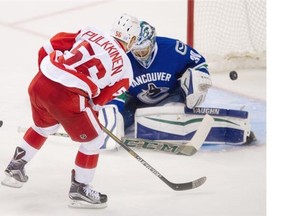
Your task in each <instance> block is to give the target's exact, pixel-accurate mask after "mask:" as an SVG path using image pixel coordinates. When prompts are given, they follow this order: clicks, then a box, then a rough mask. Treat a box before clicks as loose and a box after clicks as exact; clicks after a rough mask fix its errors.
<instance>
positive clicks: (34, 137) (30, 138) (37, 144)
mask: <svg viewBox="0 0 288 216" xmlns="http://www.w3.org/2000/svg"><path fill="white" fill-rule="evenodd" d="M23 139H24V140H25V141H26V142H27V143H28V144H29V145H30V146H32V147H33V148H35V149H38V150H39V149H40V148H41V147H42V145H43V144H44V142H45V141H46V139H47V137H44V136H41V135H40V134H38V133H37V132H36V131H35V130H33V129H32V128H31V127H30V128H29V129H28V130H27V131H26V133H25V135H24V137H23Z"/></svg>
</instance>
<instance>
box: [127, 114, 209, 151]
mask: <svg viewBox="0 0 288 216" xmlns="http://www.w3.org/2000/svg"><path fill="white" fill-rule="evenodd" d="M213 122H214V118H213V117H211V116H210V115H208V114H206V115H205V116H204V118H203V120H202V122H201V124H200V126H199V128H198V129H197V131H196V133H195V134H194V136H193V137H192V139H191V140H190V141H189V142H188V143H186V144H178V143H170V142H161V141H156V140H145V139H137V138H128V137H123V138H122V141H123V143H124V144H126V145H128V146H129V147H136V148H143V149H152V150H156V151H164V152H169V153H173V154H180V155H187V156H192V155H194V154H195V153H196V152H197V151H198V150H199V149H200V148H201V146H202V145H203V143H204V141H205V139H206V137H207V135H208V133H209V132H210V130H211V127H212V125H213Z"/></svg>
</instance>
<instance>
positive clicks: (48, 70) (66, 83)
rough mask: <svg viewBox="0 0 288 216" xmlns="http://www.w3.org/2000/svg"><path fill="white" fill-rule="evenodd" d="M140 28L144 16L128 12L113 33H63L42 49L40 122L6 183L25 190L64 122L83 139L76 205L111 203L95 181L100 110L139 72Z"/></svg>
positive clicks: (34, 94) (35, 96)
mask: <svg viewBox="0 0 288 216" xmlns="http://www.w3.org/2000/svg"><path fill="white" fill-rule="evenodd" d="M139 31H140V29H139V21H138V19H137V18H135V17H132V16H130V15H127V14H123V15H121V16H120V17H119V18H118V19H117V20H116V22H115V23H114V25H113V27H112V29H111V32H110V34H107V33H105V32H102V31H101V30H99V29H97V28H95V27H86V28H83V29H81V30H80V31H78V32H77V33H64V32H61V33H58V34H56V35H55V36H54V37H52V38H51V39H50V41H49V42H48V43H47V44H45V45H44V46H43V47H42V48H41V49H40V50H39V60H38V65H39V72H38V73H37V74H36V76H35V77H34V78H33V80H32V82H31V83H30V86H29V89H28V92H29V96H30V102H31V109H32V116H33V121H34V125H33V126H31V127H30V128H29V129H28V130H27V131H26V133H25V135H24V137H23V140H22V142H21V143H20V145H19V146H17V147H16V150H15V154H14V157H13V158H12V160H11V162H10V163H9V165H8V166H7V168H6V169H5V174H6V176H7V177H6V179H5V180H3V181H2V184H3V185H6V186H10V187H18V188H19V187H22V185H23V183H25V182H27V181H28V176H27V175H26V173H25V168H24V167H25V165H26V164H27V163H28V162H29V161H30V160H31V159H32V158H33V157H34V156H35V154H36V153H37V152H38V151H39V150H40V149H41V147H42V146H43V144H44V143H45V141H46V139H47V137H48V136H49V135H50V134H53V133H55V132H56V131H57V129H58V128H59V126H60V125H62V126H63V128H64V129H65V130H66V132H67V133H68V134H69V136H70V137H71V139H72V140H73V141H76V142H79V143H80V146H79V150H78V152H77V155H76V158H75V168H74V169H73V170H72V182H71V187H70V191H69V198H70V205H71V206H73V207H83V206H84V207H89V208H102V207H106V202H107V196H106V195H105V194H101V193H99V192H97V191H95V190H94V189H93V188H92V186H90V185H89V184H90V183H91V182H92V179H93V176H94V172H95V169H96V167H97V162H98V157H99V149H100V147H101V146H102V145H103V144H104V140H103V139H104V137H105V136H104V134H103V133H104V132H103V131H102V128H101V124H100V123H99V120H98V111H99V109H100V108H101V107H102V106H103V105H105V104H106V103H107V102H109V101H110V100H112V99H113V98H115V97H117V96H118V95H120V94H121V93H123V92H125V91H126V90H127V89H128V88H129V86H130V84H131V82H132V79H133V74H132V67H131V63H130V61H129V58H128V57H127V52H129V51H130V49H131V48H132V46H133V45H134V43H135V41H136V40H137V37H138V35H139Z"/></svg>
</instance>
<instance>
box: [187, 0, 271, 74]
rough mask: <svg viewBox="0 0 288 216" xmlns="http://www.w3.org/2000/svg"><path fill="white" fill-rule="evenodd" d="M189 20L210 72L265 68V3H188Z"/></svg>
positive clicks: (211, 0) (194, 0) (202, 0)
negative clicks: (191, 22)
mask: <svg viewBox="0 0 288 216" xmlns="http://www.w3.org/2000/svg"><path fill="white" fill-rule="evenodd" d="M191 7H192V10H191ZM189 8H190V12H189ZM189 19H190V21H191V19H192V20H193V19H194V21H193V24H192V25H191V26H189V24H188V29H187V30H188V33H189V32H190V33H191V32H192V36H193V42H192V41H191V43H193V44H192V46H193V47H194V48H195V49H196V50H198V51H199V52H200V53H201V54H202V55H204V56H205V57H206V60H207V62H208V64H209V68H210V71H211V72H221V71H229V70H234V69H237V68H266V0H188V23H189ZM188 35H189V34H187V39H188V41H189V39H190V40H191V38H188ZM190 45H191V44H190Z"/></svg>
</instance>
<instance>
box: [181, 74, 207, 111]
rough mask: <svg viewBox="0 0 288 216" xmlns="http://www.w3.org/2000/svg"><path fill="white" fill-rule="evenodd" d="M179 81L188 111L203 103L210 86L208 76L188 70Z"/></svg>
mask: <svg viewBox="0 0 288 216" xmlns="http://www.w3.org/2000/svg"><path fill="white" fill-rule="evenodd" d="M179 80H180V86H181V89H182V91H183V93H184V96H185V99H186V106H187V107H188V108H190V109H192V108H194V107H196V106H199V105H200V104H202V103H203V102H204V100H205V97H206V94H207V91H208V89H209V88H210V87H211V86H212V81H211V79H210V75H209V74H207V73H204V72H201V71H198V70H195V69H191V68H188V69H187V70H186V71H185V72H184V73H183V75H182V77H181V78H180V79H179Z"/></svg>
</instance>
